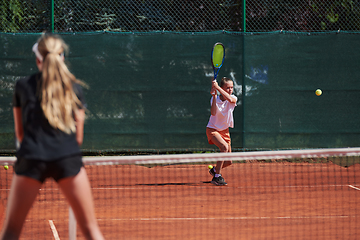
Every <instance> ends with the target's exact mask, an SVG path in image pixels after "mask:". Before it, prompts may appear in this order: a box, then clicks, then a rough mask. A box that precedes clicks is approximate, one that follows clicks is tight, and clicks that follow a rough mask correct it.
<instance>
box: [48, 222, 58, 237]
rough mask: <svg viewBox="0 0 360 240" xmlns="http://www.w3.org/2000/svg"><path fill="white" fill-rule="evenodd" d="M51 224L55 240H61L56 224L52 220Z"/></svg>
mask: <svg viewBox="0 0 360 240" xmlns="http://www.w3.org/2000/svg"><path fill="white" fill-rule="evenodd" d="M49 224H50V228H51V231H52V233H53V235H54V238H55V240H60V237H59V234H58V232H57V230H56V227H55V224H54V222H53V221H52V220H49Z"/></svg>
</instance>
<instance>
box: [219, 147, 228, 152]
mask: <svg viewBox="0 0 360 240" xmlns="http://www.w3.org/2000/svg"><path fill="white" fill-rule="evenodd" d="M229 150H230V148H229V145H221V147H220V151H221V152H229Z"/></svg>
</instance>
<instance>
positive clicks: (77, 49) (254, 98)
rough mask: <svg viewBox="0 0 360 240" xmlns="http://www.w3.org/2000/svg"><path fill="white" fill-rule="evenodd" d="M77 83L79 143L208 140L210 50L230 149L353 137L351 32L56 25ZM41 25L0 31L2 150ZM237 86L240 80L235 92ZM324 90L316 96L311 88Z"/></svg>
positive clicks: (172, 146) (355, 49)
mask: <svg viewBox="0 0 360 240" xmlns="http://www.w3.org/2000/svg"><path fill="white" fill-rule="evenodd" d="M61 36H62V37H63V38H64V40H65V41H66V42H67V43H68V44H69V45H70V50H71V51H70V54H69V56H67V57H66V59H67V60H68V61H69V63H70V68H71V70H72V71H73V72H74V74H75V75H76V76H77V77H78V78H80V79H82V80H84V81H85V82H86V83H88V85H89V86H90V88H89V89H87V90H85V94H86V100H87V102H88V109H89V112H88V114H87V119H86V125H85V140H84V145H83V149H84V150H85V151H149V150H151V151H160V150H175V151H184V150H189V151H195V150H196V151H197V150H209V149H215V148H213V147H212V146H210V145H209V144H208V143H207V139H206V136H205V127H206V124H207V121H208V118H209V116H210V97H211V96H210V94H209V91H210V85H211V84H210V80H211V76H212V74H213V73H212V68H211V64H210V51H211V48H212V46H213V44H214V43H215V42H217V41H220V42H222V43H223V44H224V45H225V47H226V59H225V63H224V66H223V67H222V68H221V70H220V73H219V76H220V77H222V76H228V77H231V78H232V79H234V81H235V88H234V89H235V94H236V95H237V96H238V98H239V100H238V103H237V104H238V106H237V107H236V108H235V112H234V114H235V115H234V117H235V128H234V129H231V135H232V141H233V142H232V146H233V148H234V149H244V148H247V149H258V148H261V149H263V148H269V149H278V148H318V147H355V146H359V145H360V113H359V111H358V109H359V106H360V98H359V93H360V81H359V79H360V70H359V68H358V63H359V62H360V45H359V44H358V41H359V35H358V34H344V33H342V34H335V33H332V34H311V35H309V34H307V33H304V34H293V33H289V32H284V31H282V32H280V31H279V32H273V33H267V34H258V35H257V34H251V33H248V34H239V33H231V32H225V33H224V32H222V31H221V32H212V33H188V34H186V33H182V34H180V33H143V34H133V33H92V34H62V35H61ZM38 37H39V34H15V35H14V34H0V45H1V46H3V47H2V48H1V49H2V50H1V51H0V61H1V63H0V150H1V151H2V152H12V151H14V148H15V146H14V130H13V120H12V109H11V101H12V93H13V87H14V84H15V81H16V80H18V79H19V78H21V77H24V76H26V75H28V74H31V73H33V72H35V71H36V65H35V58H34V55H33V53H32V52H31V47H32V45H33V43H34V42H35V41H36V40H37V38H38ZM242 86H245V87H244V89H245V91H244V92H245V94H243V91H242V89H243V88H242ZM317 88H320V89H322V90H323V94H322V95H321V96H319V97H318V96H316V95H315V90H316V89H317Z"/></svg>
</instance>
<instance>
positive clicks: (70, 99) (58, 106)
mask: <svg viewBox="0 0 360 240" xmlns="http://www.w3.org/2000/svg"><path fill="white" fill-rule="evenodd" d="M37 48H38V49H37V50H38V52H39V53H40V54H41V56H42V59H39V58H38V59H39V61H42V64H43V66H42V82H41V88H40V90H41V94H40V97H41V108H42V110H43V112H44V115H45V117H46V118H47V120H48V121H49V123H50V125H51V126H52V127H54V128H56V129H59V130H61V131H63V132H65V133H68V134H70V133H71V132H76V123H75V120H74V115H75V116H76V113H77V112H78V111H79V109H80V108H82V107H83V106H82V103H81V102H80V100H79V98H78V97H77V96H76V93H75V92H74V89H73V84H74V83H78V84H80V85H84V83H83V82H81V81H80V80H78V79H76V78H75V76H74V75H73V74H72V73H71V72H70V71H69V69H68V68H67V66H66V65H65V63H64V59H63V54H64V51H65V50H68V47H67V45H66V44H65V42H64V41H63V40H62V39H61V38H60V37H58V36H55V35H48V34H45V35H43V36H42V37H41V38H40V39H39V40H38V45H37Z"/></svg>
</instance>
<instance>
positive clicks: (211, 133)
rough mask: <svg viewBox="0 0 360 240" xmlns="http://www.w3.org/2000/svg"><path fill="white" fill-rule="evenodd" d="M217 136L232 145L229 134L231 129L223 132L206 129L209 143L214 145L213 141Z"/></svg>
mask: <svg viewBox="0 0 360 240" xmlns="http://www.w3.org/2000/svg"><path fill="white" fill-rule="evenodd" d="M216 135H220V137H221V138H222V139H224V140H225V142H227V143H228V144H229V145H230V144H231V139H230V133H229V129H228V128H227V129H225V130H222V131H218V130H216V129H213V128H208V127H207V128H206V136H207V139H208V142H209V144H214V143H213V142H212V141H211V139H212V138H213V137H214V136H216Z"/></svg>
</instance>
